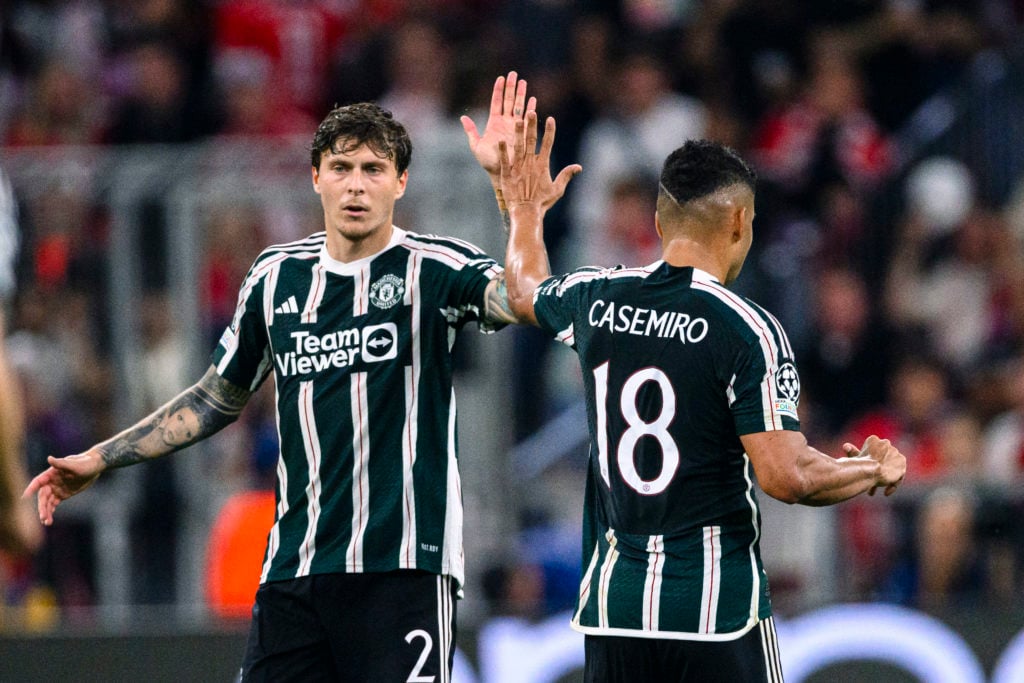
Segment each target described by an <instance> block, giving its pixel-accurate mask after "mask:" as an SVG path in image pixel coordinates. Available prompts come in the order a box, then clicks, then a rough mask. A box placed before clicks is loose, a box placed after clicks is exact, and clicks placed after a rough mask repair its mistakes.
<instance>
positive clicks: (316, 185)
mask: <svg viewBox="0 0 1024 683" xmlns="http://www.w3.org/2000/svg"><path fill="white" fill-rule="evenodd" d="M310 168H312V169H313V192H316V193H317V194H320V169H318V168H317V167H316V166H311V167H310Z"/></svg>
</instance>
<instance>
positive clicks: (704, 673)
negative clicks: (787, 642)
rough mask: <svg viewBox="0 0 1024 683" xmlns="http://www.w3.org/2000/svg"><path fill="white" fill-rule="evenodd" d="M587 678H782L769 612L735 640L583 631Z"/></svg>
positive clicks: (673, 681) (760, 681)
mask: <svg viewBox="0 0 1024 683" xmlns="http://www.w3.org/2000/svg"><path fill="white" fill-rule="evenodd" d="M585 647H586V665H585V673H584V676H583V679H584V681H586V683H635V682H636V681H659V683H721V682H722V681H729V683H748V682H749V683H781V681H782V666H781V664H780V662H779V645H778V640H777V639H776V637H775V621H774V619H772V618H771V617H769V618H767V619H765V620H763V621H761V622H759V623H758V624H757V626H755V627H754V628H752V629H750V631H748V632H747V633H745V634H744V635H743V636H742V637H740V638H737V639H736V640H725V641H717V640H716V641H707V640H667V639H656V638H628V637H620V636H590V635H588V636H587V637H586V645H585Z"/></svg>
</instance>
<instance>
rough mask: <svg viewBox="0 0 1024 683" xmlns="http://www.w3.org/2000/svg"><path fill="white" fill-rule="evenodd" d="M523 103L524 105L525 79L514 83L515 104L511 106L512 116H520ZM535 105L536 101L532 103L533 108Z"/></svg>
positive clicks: (523, 107)
mask: <svg viewBox="0 0 1024 683" xmlns="http://www.w3.org/2000/svg"><path fill="white" fill-rule="evenodd" d="M513 73H514V72H513ZM525 105H526V81H519V82H518V83H517V84H516V99H515V105H514V106H513V108H512V112H511V113H512V114H513V115H514V116H516V117H519V116H522V115H523V113H524V112H525ZM536 106H537V105H536V103H534V108H536ZM506 113H508V112H506Z"/></svg>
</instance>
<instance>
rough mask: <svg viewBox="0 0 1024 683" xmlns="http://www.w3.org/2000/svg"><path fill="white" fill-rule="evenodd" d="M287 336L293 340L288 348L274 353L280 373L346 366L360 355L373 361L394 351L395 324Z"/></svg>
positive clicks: (306, 372)
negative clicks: (319, 333)
mask: <svg viewBox="0 0 1024 683" xmlns="http://www.w3.org/2000/svg"><path fill="white" fill-rule="evenodd" d="M291 338H292V342H293V344H294V346H293V347H292V348H291V349H289V350H288V351H285V352H284V353H275V354H274V362H275V363H276V364H277V371H278V373H280V374H281V376H283V377H291V376H292V375H308V374H314V373H319V372H323V371H325V370H328V369H331V368H344V367H348V366H350V365H353V364H355V363H356V361H358V360H359V359H360V357H361V358H362V361H363V362H364V363H377V362H380V361H384V360H390V359H392V358H395V357H396V356H397V355H398V326H397V325H395V323H384V324H382V325H368V326H366V327H364V328H352V329H348V330H337V331H335V332H328V333H327V334H321V335H317V334H311V333H309V332H292V334H291Z"/></svg>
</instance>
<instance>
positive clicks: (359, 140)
mask: <svg viewBox="0 0 1024 683" xmlns="http://www.w3.org/2000/svg"><path fill="white" fill-rule="evenodd" d="M338 145H342V146H341V147H338ZM360 145H366V146H368V147H369V148H370V149H372V150H373V151H374V152H376V153H377V154H378V155H380V156H381V157H384V158H385V159H390V160H391V161H393V162H394V163H395V169H396V170H397V171H398V173H399V175H401V174H402V172H403V171H405V169H407V168H409V161H410V160H411V159H412V141H411V140H410V139H409V133H408V132H407V131H406V130H405V126H403V125H402V124H400V123H399V122H398V121H396V120H395V119H394V117H393V116H392V114H391V112H390V111H388V110H387V109H384V108H382V107H380V106H378V105H376V104H373V103H371V102H361V103H359V104H349V105H346V106H344V107H335V108H334V109H332V110H331V112H330V113H329V114H328V115H327V116H326V117H325V118H324V120H323V121H322V122H321V123H320V126H319V127H318V128H317V129H316V134H315V135H314V136H313V144H311V145H310V160H311V161H312V162H313V168H320V159H321V158H322V157H323V155H324V154H325V153H326V152H328V151H334V152H339V151H350V150H353V149H355V148H356V147H359V146H360Z"/></svg>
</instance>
